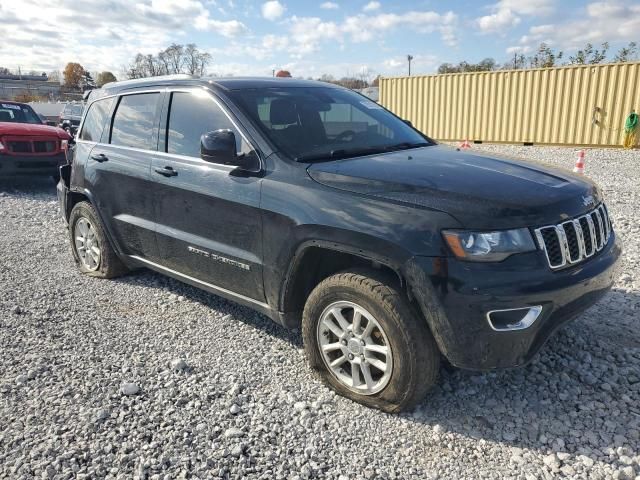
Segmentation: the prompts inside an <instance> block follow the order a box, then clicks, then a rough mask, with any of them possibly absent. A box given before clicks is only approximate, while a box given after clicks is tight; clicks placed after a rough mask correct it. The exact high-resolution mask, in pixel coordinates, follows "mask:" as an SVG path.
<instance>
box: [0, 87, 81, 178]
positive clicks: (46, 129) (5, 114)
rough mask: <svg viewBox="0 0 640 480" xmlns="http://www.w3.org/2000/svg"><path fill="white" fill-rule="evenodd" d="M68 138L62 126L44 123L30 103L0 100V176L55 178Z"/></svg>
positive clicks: (64, 154) (62, 159) (64, 160)
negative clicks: (42, 176)
mask: <svg viewBox="0 0 640 480" xmlns="http://www.w3.org/2000/svg"><path fill="white" fill-rule="evenodd" d="M71 139H72V137H71V135H69V134H68V133H67V132H65V131H64V130H62V129H61V128H58V127H50V126H48V125H45V124H43V123H42V120H40V118H39V117H38V114H36V112H35V111H34V110H33V108H31V107H30V106H29V105H26V104H24V103H16V102H8V101H2V100H0V177H4V176H8V175H45V176H51V177H54V178H57V177H58V175H59V171H58V167H59V166H60V165H62V164H64V163H66V149H67V146H68V142H69V140H71Z"/></svg>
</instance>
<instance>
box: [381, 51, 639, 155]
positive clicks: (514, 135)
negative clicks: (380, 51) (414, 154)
mask: <svg viewBox="0 0 640 480" xmlns="http://www.w3.org/2000/svg"><path fill="white" fill-rule="evenodd" d="M380 103H381V104H382V105H384V106H385V107H386V108H388V109H389V110H391V111H393V112H394V113H395V114H396V115H398V116H400V117H402V118H404V119H406V120H410V121H411V122H412V123H413V125H414V126H415V127H416V128H418V129H419V130H421V131H422V132H424V133H425V134H427V135H429V136H430V137H432V138H435V139H438V140H445V141H446V140H451V141H457V140H463V139H468V140H470V141H483V142H508V143H535V144H559V145H587V146H620V145H621V144H622V139H623V128H624V121H625V118H626V117H627V115H628V114H629V113H630V112H631V111H632V110H635V111H636V112H639V111H640V62H637V63H611V64H604V65H579V66H578V65H576V66H568V67H559V68H541V69H530V70H505V71H497V72H477V73H453V74H445V75H426V76H415V77H396V78H382V79H381V80H380Z"/></svg>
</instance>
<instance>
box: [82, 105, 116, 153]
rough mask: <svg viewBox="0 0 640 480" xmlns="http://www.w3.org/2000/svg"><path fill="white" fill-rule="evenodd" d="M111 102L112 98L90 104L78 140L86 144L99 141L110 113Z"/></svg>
mask: <svg viewBox="0 0 640 480" xmlns="http://www.w3.org/2000/svg"><path fill="white" fill-rule="evenodd" d="M113 101H114V99H113V98H105V99H102V100H98V101H96V102H93V103H92V104H91V106H90V107H89V111H88V112H87V116H86V117H85V119H84V125H83V126H82V132H80V140H86V141H87V142H99V141H100V138H101V137H102V131H103V130H104V126H105V125H106V123H107V120H108V118H109V113H111V106H112V105H113Z"/></svg>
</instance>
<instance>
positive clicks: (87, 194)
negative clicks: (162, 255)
mask: <svg viewBox="0 0 640 480" xmlns="http://www.w3.org/2000/svg"><path fill="white" fill-rule="evenodd" d="M80 202H87V203H89V204H91V206H92V207H93V209H94V210H95V212H96V214H97V215H98V219H99V220H100V223H102V226H103V230H104V234H105V235H106V237H107V240H108V241H109V243H110V244H111V246H112V247H113V250H114V251H115V252H116V255H118V257H119V258H120V260H122V261H123V262H125V263H130V262H127V261H126V258H124V255H123V254H122V251H121V249H120V245H118V243H117V242H115V241H114V236H113V235H112V233H111V225H110V224H109V222H106V221H105V218H104V215H103V214H102V212H101V211H100V208H99V207H98V205H97V202H96V201H95V198H94V196H93V194H92V193H91V191H90V190H89V189H87V188H84V189H82V190H81V191H80V190H70V191H69V193H68V198H67V206H66V208H67V211H66V212H65V215H66V218H67V221H68V220H69V217H70V215H71V211H72V210H73V207H75V206H76V205H77V204H78V203H80ZM69 228H71V225H69Z"/></svg>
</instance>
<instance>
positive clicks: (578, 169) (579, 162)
mask: <svg viewBox="0 0 640 480" xmlns="http://www.w3.org/2000/svg"><path fill="white" fill-rule="evenodd" d="M573 171H574V172H575V173H579V174H581V175H584V150H580V152H578V158H577V159H576V166H575V167H573Z"/></svg>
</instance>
